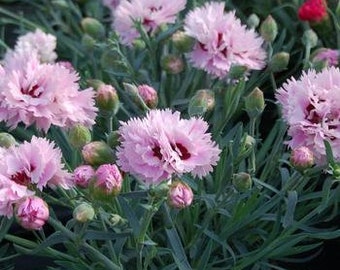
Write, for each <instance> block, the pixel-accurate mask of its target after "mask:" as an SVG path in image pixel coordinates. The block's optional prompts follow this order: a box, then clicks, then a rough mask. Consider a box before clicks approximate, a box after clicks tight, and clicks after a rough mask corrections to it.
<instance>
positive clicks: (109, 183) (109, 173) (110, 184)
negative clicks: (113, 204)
mask: <svg viewBox="0 0 340 270" xmlns="http://www.w3.org/2000/svg"><path fill="white" fill-rule="evenodd" d="M122 184H123V176H122V174H121V172H120V171H119V169H118V167H117V165H115V164H102V165H100V166H99V167H98V168H97V170H96V173H95V180H94V181H93V182H92V183H91V186H90V189H91V192H92V195H93V196H94V197H95V198H96V199H102V200H106V199H110V198H111V196H116V195H118V194H119V192H120V190H121V189H122Z"/></svg>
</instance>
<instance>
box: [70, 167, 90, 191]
mask: <svg viewBox="0 0 340 270" xmlns="http://www.w3.org/2000/svg"><path fill="white" fill-rule="evenodd" d="M94 175H95V170H94V169H93V168H92V166H90V165H80V166H78V167H77V168H75V169H74V172H73V181H74V183H75V184H76V185H77V186H79V187H82V188H87V187H88V185H89V183H90V180H91V179H92V178H93V177H94Z"/></svg>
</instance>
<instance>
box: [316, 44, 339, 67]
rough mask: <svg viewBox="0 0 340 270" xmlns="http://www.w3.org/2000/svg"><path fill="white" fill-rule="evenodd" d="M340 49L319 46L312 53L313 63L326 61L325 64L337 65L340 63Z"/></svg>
mask: <svg viewBox="0 0 340 270" xmlns="http://www.w3.org/2000/svg"><path fill="white" fill-rule="evenodd" d="M339 56H340V54H339V50H336V49H330V48H319V49H317V50H316V51H314V52H313V54H312V55H311V59H312V63H313V64H314V65H315V64H316V63H320V62H321V63H324V66H337V65H338V64H339Z"/></svg>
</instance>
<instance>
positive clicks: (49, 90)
mask: <svg viewBox="0 0 340 270" xmlns="http://www.w3.org/2000/svg"><path fill="white" fill-rule="evenodd" d="M3 72H4V73H5V74H6V76H5V78H4V79H3V80H0V120H3V121H6V124H7V125H8V126H9V127H11V128H15V127H16V126H17V125H18V124H19V123H20V122H23V123H24V125H25V126H30V125H33V124H35V125H36V127H37V128H38V129H41V130H44V131H45V132H47V131H48V129H49V128H50V126H51V125H56V126H60V127H71V126H73V125H74V124H83V125H85V126H87V127H90V126H92V125H93V124H94V123H95V122H94V119H95V117H96V112H97V108H96V107H95V106H94V103H95V102H94V95H95V92H94V91H93V89H92V88H88V89H85V90H80V89H79V84H78V81H79V76H78V74H77V73H75V72H72V71H70V70H69V69H66V68H65V67H63V66H60V65H59V64H40V63H39V61H38V58H37V55H36V54H35V53H34V52H32V53H31V54H29V55H28V54H20V53H14V54H12V55H11V57H8V58H6V61H5V62H4V71H3Z"/></svg>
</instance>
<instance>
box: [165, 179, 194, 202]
mask: <svg viewBox="0 0 340 270" xmlns="http://www.w3.org/2000/svg"><path fill="white" fill-rule="evenodd" d="M193 198H194V194H193V192H192V190H191V188H190V187H189V186H188V185H187V184H185V183H183V182H179V181H176V182H174V183H173V184H171V186H170V189H169V191H168V203H169V204H170V205H171V206H173V207H175V208H178V209H181V208H185V207H188V206H189V205H191V203H192V200H193Z"/></svg>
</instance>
